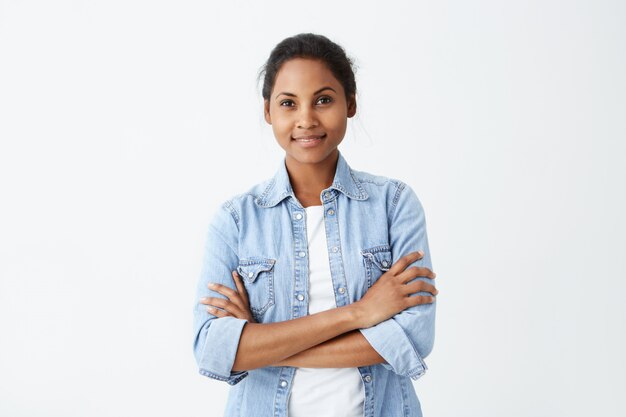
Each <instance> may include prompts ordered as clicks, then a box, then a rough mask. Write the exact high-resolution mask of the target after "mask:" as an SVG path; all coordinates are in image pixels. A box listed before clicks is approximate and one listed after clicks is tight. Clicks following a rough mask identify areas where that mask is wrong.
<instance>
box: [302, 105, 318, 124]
mask: <svg viewBox="0 0 626 417" xmlns="http://www.w3.org/2000/svg"><path fill="white" fill-rule="evenodd" d="M318 124H319V123H318V121H317V117H316V116H315V112H314V111H313V109H312V108H311V107H310V106H302V107H301V108H300V112H299V114H298V122H297V125H298V128H300V129H311V128H314V127H317V125H318Z"/></svg>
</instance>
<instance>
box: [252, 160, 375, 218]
mask: <svg viewBox="0 0 626 417" xmlns="http://www.w3.org/2000/svg"><path fill="white" fill-rule="evenodd" d="M329 190H337V191H339V192H342V193H344V194H345V195H346V196H348V197H350V198H352V199H354V200H367V198H368V195H367V193H366V192H365V190H364V189H363V187H362V186H361V182H360V181H359V180H358V179H357V178H356V177H355V176H354V173H353V172H352V169H351V168H350V166H349V165H348V163H347V162H346V160H345V159H344V157H343V155H342V154H341V152H339V158H338V160H337V169H336V170H335V178H334V179H333V183H332V184H331V186H330V187H328V188H327V189H326V190H324V192H326V191H329ZM289 196H291V197H293V198H294V199H295V198H296V196H295V194H294V192H293V189H292V188H291V183H290V182H289V174H288V173H287V166H286V165H285V158H283V159H282V161H281V163H280V167H279V168H278V171H277V172H276V174H275V175H274V177H273V178H272V179H271V181H270V182H269V183H268V185H267V187H266V188H265V190H264V191H263V193H262V194H261V195H260V196H259V197H258V198H257V199H256V200H255V201H256V203H257V204H258V205H259V206H261V207H273V206H275V205H276V204H278V203H280V202H281V201H282V200H284V199H285V198H287V197H289ZM325 200H327V199H325Z"/></svg>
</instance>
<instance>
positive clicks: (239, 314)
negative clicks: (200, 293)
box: [200, 271, 256, 323]
mask: <svg viewBox="0 0 626 417" xmlns="http://www.w3.org/2000/svg"><path fill="white" fill-rule="evenodd" d="M232 275H233V281H235V286H236V287H237V291H235V290H233V289H231V288H229V287H227V286H225V285H221V284H215V283H212V282H209V284H208V286H209V288H210V289H212V290H213V291H215V292H218V293H220V294H222V295H224V296H226V297H227V299H226V300H225V299H223V298H217V297H206V298H202V299H201V300H200V303H201V304H205V305H208V306H210V307H207V311H208V312H209V313H210V314H213V315H214V316H217V317H236V318H238V319H244V320H248V322H250V323H256V320H255V319H254V317H253V316H252V313H251V312H250V301H249V300H248V293H247V292H246V287H244V285H243V282H242V281H241V277H240V276H239V274H238V273H237V271H233V272H232ZM211 306H215V307H220V308H222V309H223V310H220V309H218V308H214V307H211Z"/></svg>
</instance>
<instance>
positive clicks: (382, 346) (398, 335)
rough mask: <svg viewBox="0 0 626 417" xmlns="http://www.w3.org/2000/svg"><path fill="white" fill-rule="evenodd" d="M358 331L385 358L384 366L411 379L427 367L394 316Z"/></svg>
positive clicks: (421, 373)
mask: <svg viewBox="0 0 626 417" xmlns="http://www.w3.org/2000/svg"><path fill="white" fill-rule="evenodd" d="M360 331H361V333H362V334H363V336H364V337H365V338H366V339H367V341H368V342H369V344H370V345H372V347H373V348H374V350H376V352H378V353H379V354H380V356H382V357H383V358H384V359H385V361H386V362H387V363H383V364H382V365H383V366H384V367H385V368H387V369H389V370H391V371H393V372H395V373H397V374H398V375H404V376H408V377H411V378H413V379H417V378H419V377H420V376H422V375H423V374H424V372H426V370H427V369H428V367H427V366H426V364H425V363H424V361H423V360H422V358H421V357H420V355H419V353H417V350H416V349H415V346H413V342H412V341H411V339H410V338H409V337H408V336H407V334H406V333H405V332H404V330H403V329H402V326H401V325H400V324H399V323H398V322H397V321H396V320H395V319H394V318H391V319H388V320H385V321H383V322H380V323H378V324H377V325H375V326H372V327H368V328H367V329H360Z"/></svg>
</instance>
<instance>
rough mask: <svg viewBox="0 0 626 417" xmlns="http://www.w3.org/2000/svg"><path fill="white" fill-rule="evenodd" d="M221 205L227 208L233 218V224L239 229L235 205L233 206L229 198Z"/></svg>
mask: <svg viewBox="0 0 626 417" xmlns="http://www.w3.org/2000/svg"><path fill="white" fill-rule="evenodd" d="M223 207H225V208H226V209H228V211H229V213H230V215H231V216H232V217H233V219H234V220H235V224H236V225H237V229H239V220H240V217H239V213H237V210H236V209H235V207H234V206H233V203H232V201H231V200H228V201H226V202H225V203H224V204H223Z"/></svg>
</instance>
